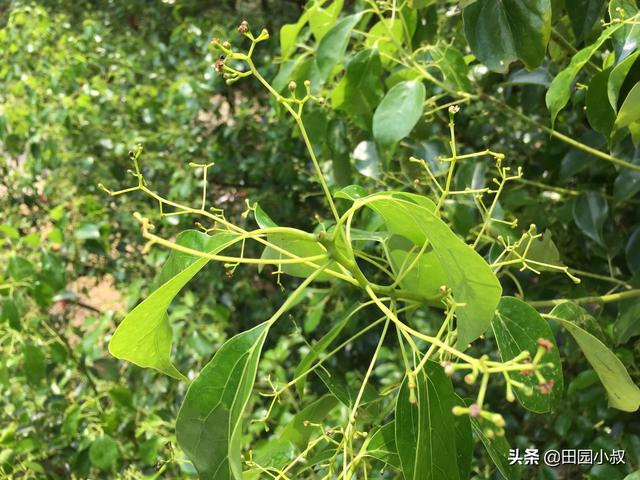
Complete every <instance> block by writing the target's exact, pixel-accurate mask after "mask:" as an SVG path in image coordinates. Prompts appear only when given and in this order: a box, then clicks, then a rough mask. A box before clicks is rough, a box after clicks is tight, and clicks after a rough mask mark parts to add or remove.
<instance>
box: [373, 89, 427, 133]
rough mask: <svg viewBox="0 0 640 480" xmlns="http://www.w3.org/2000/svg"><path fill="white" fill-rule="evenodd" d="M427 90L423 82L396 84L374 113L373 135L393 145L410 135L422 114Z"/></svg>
mask: <svg viewBox="0 0 640 480" xmlns="http://www.w3.org/2000/svg"><path fill="white" fill-rule="evenodd" d="M425 96H426V91H425V88H424V85H423V84H422V82H418V81H409V82H401V83H398V84H397V85H395V86H394V87H393V88H392V89H391V90H389V91H388V92H387V94H386V95H385V97H384V98H383V99H382V101H381V102H380V105H378V108H377V109H376V111H375V113H374V115H373V136H374V138H375V139H376V141H378V142H379V143H380V144H382V145H393V144H394V143H396V142H399V141H400V140H402V139H403V138H405V137H406V136H408V135H409V134H410V133H411V131H412V130H413V127H415V125H416V123H418V120H420V117H421V116H422V111H423V109H424V100H425Z"/></svg>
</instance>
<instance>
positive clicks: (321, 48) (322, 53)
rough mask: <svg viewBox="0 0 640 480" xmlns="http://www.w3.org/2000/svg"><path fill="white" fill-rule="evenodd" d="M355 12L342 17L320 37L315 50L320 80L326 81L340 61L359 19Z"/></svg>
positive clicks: (359, 15)
mask: <svg viewBox="0 0 640 480" xmlns="http://www.w3.org/2000/svg"><path fill="white" fill-rule="evenodd" d="M360 17H361V14H359V13H356V14H353V15H349V16H347V17H344V18H342V19H341V20H339V21H338V22H336V24H335V25H334V26H333V27H332V28H331V30H329V31H328V32H327V34H326V35H325V36H324V37H322V40H321V41H320V44H319V45H318V49H317V50H316V57H315V60H316V64H317V66H318V71H319V73H320V78H321V80H322V81H326V80H327V79H328V78H329V76H330V75H331V72H332V71H333V69H334V67H335V66H336V65H338V63H340V62H341V61H342V58H343V57H344V53H345V51H346V49H347V45H348V44H349V39H350V38H351V30H353V27H355V26H356V24H357V23H358V22H359V21H360Z"/></svg>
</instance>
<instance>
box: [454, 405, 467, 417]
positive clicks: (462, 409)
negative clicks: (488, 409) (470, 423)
mask: <svg viewBox="0 0 640 480" xmlns="http://www.w3.org/2000/svg"><path fill="white" fill-rule="evenodd" d="M468 411H469V409H468V408H465V407H461V406H460V405H456V406H455V407H453V408H452V409H451V413H453V414H454V415H455V416H456V417H460V416H462V415H465V414H466V413H467V412H468Z"/></svg>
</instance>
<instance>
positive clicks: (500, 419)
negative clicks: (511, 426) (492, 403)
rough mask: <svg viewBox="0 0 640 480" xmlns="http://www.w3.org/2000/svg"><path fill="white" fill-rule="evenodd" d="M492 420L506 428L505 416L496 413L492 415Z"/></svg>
mask: <svg viewBox="0 0 640 480" xmlns="http://www.w3.org/2000/svg"><path fill="white" fill-rule="evenodd" d="M491 421H492V422H493V423H494V424H495V425H496V426H498V427H500V428H504V426H505V425H506V424H505V421H504V417H503V416H502V415H500V414H499V413H494V414H493V415H491Z"/></svg>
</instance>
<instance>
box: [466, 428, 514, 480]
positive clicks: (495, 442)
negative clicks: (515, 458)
mask: <svg viewBox="0 0 640 480" xmlns="http://www.w3.org/2000/svg"><path fill="white" fill-rule="evenodd" d="M471 427H472V428H473V432H474V433H475V434H476V437H478V438H479V439H480V441H481V442H482V444H483V445H484V448H485V449H486V450H487V453H488V454H489V456H490V457H491V460H493V463H494V464H495V465H496V467H498V470H499V471H500V473H501V474H502V475H503V476H504V478H506V479H507V480H520V478H522V471H521V469H522V467H521V466H520V465H518V464H517V463H514V464H512V463H511V462H510V461H509V450H511V446H510V445H509V442H508V441H507V439H506V438H505V437H504V436H501V437H498V436H494V437H493V438H489V437H487V435H486V434H485V429H493V428H492V427H493V425H492V424H490V423H489V422H488V421H487V420H485V419H483V418H472V419H471Z"/></svg>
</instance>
